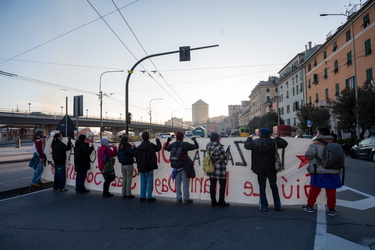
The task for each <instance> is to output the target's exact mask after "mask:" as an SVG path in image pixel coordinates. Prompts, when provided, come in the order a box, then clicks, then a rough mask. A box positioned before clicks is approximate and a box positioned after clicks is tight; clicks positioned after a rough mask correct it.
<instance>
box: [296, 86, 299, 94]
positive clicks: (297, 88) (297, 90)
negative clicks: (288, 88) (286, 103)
mask: <svg viewBox="0 0 375 250" xmlns="http://www.w3.org/2000/svg"><path fill="white" fill-rule="evenodd" d="M298 93H299V87H298V86H296V95H298Z"/></svg>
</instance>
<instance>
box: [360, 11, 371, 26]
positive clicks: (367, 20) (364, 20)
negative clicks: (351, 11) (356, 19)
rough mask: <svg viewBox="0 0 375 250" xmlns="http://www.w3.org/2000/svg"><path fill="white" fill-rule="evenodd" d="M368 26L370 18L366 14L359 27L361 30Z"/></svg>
mask: <svg viewBox="0 0 375 250" xmlns="http://www.w3.org/2000/svg"><path fill="white" fill-rule="evenodd" d="M369 24H370V16H369V14H367V15H366V16H364V17H363V24H362V25H361V27H362V26H363V28H364V29H365V28H366V27H367V26H368V25H369Z"/></svg>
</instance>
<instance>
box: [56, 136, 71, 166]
mask: <svg viewBox="0 0 375 250" xmlns="http://www.w3.org/2000/svg"><path fill="white" fill-rule="evenodd" d="M71 148H72V142H71V141H70V140H69V141H68V145H65V144H64V143H63V142H62V141H60V140H58V141H57V142H56V143H55V144H54V145H53V146H52V159H53V162H54V163H55V166H56V165H65V163H66V151H69V150H70V149H71Z"/></svg>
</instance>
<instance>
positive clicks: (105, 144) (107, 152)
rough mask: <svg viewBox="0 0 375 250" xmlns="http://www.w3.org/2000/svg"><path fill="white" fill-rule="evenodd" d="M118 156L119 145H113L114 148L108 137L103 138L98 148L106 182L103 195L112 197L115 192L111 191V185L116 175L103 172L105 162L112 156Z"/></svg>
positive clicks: (100, 165) (100, 166) (100, 168)
mask: <svg viewBox="0 0 375 250" xmlns="http://www.w3.org/2000/svg"><path fill="white" fill-rule="evenodd" d="M115 156H117V147H116V146H113V149H111V148H110V147H109V140H108V138H102V139H101V140H100V147H99V149H98V165H99V170H100V172H102V174H103V178H104V183H103V197H112V196H113V194H111V193H110V192H109V185H110V184H111V182H112V181H114V180H115V178H116V175H115V174H114V172H113V173H106V172H103V170H104V167H105V164H106V163H107V161H109V160H110V158H113V157H115Z"/></svg>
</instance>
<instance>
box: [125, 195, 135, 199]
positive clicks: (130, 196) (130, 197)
mask: <svg viewBox="0 0 375 250" xmlns="http://www.w3.org/2000/svg"><path fill="white" fill-rule="evenodd" d="M126 198H128V199H133V198H135V196H134V195H132V194H131V195H128V196H126Z"/></svg>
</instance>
